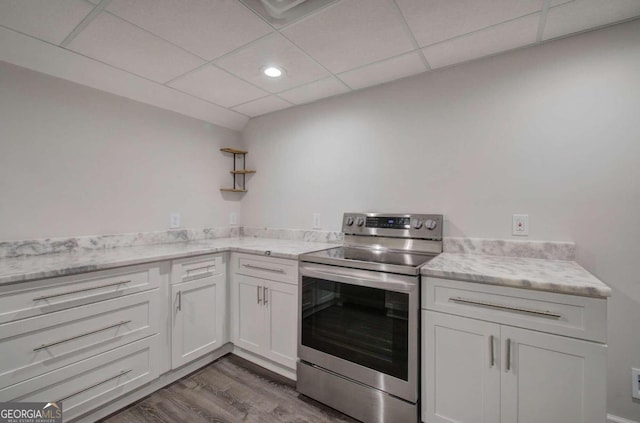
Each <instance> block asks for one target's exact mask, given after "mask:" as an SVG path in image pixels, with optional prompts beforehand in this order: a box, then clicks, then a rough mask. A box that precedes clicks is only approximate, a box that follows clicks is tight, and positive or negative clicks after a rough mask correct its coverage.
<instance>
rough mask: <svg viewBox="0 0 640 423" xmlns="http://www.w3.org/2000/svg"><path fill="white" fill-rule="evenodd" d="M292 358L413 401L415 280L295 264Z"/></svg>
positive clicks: (406, 277)
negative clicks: (297, 281)
mask: <svg viewBox="0 0 640 423" xmlns="http://www.w3.org/2000/svg"><path fill="white" fill-rule="evenodd" d="M300 279H301V288H302V293H301V295H300V303H299V313H298V315H299V316H300V317H299V324H298V331H299V334H298V335H299V336H298V356H299V357H300V359H301V360H303V361H306V362H308V363H310V364H312V365H316V366H318V367H321V368H324V369H326V370H329V371H331V372H334V373H336V374H338V375H340V376H343V377H346V378H349V379H352V380H355V381H357V382H360V383H362V384H365V385H368V386H371V387H373V388H377V389H380V390H382V391H384V392H387V393H389V394H392V395H395V396H397V397H400V398H403V399H405V400H407V401H411V402H416V401H417V399H418V391H417V380H418V337H419V332H418V316H419V310H418V308H419V303H418V301H419V286H420V284H419V280H420V278H419V277H418V276H404V275H396V274H392V273H383V272H374V271H369V270H360V269H352V268H344V267H337V266H327V265H322V264H314V263H301V264H300Z"/></svg>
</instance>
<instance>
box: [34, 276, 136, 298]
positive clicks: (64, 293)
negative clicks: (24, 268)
mask: <svg viewBox="0 0 640 423" xmlns="http://www.w3.org/2000/svg"><path fill="white" fill-rule="evenodd" d="M129 282H131V281H130V280H128V281H120V282H115V283H110V284H107V285H100V286H94V287H92V288H84V289H76V290H75V291H69V292H62V293H60V294H53V295H46V296H44V297H37V298H34V299H33V301H42V300H48V299H49V298H56V297H63V296H65V295H71V294H77V293H79V292H86V291H93V290H94V289H100V288H108V287H110V286H117V285H122V284H125V283H129Z"/></svg>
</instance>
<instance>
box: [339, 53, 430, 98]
mask: <svg viewBox="0 0 640 423" xmlns="http://www.w3.org/2000/svg"><path fill="white" fill-rule="evenodd" d="M426 70H427V67H426V66H425V64H424V62H423V61H422V58H421V57H420V53H419V52H415V51H414V52H411V53H407V54H403V55H402V56H398V57H394V58H392V59H387V60H383V61H381V62H377V63H373V64H371V65H367V66H364V67H361V68H358V69H354V70H351V71H348V72H345V73H341V74H339V75H338V77H339V78H340V79H342V80H343V81H344V82H345V83H346V84H347V85H348V86H350V87H351V88H353V89H354V90H358V89H360V88H364V87H370V86H372V85H378V84H382V83H384V82H389V81H393V80H394V79H400V78H404V77H407V76H410V75H415V74H417V73H420V72H424V71H426Z"/></svg>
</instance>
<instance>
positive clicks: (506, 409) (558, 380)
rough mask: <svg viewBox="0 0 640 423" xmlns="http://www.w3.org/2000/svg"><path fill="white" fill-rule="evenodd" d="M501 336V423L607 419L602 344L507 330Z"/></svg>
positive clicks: (598, 421)
mask: <svg viewBox="0 0 640 423" xmlns="http://www.w3.org/2000/svg"><path fill="white" fill-rule="evenodd" d="M501 337H502V344H503V351H504V354H505V360H503V361H504V365H503V370H502V372H501V374H502V377H501V388H502V422H505V423H548V422H562V423H602V422H604V421H606V397H607V395H606V347H605V346H604V345H602V344H596V343H593V342H588V341H581V340H577V339H573V338H565V337H561V336H557V335H549V334H545V333H540V332H534V331H531V330H527V329H518V328H513V327H510V326H502V327H501ZM507 350H508V351H507ZM507 352H508V353H509V357H507V355H506V354H507Z"/></svg>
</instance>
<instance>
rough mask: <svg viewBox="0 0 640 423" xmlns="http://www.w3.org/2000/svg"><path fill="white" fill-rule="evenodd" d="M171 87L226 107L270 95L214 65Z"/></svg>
mask: <svg viewBox="0 0 640 423" xmlns="http://www.w3.org/2000/svg"><path fill="white" fill-rule="evenodd" d="M169 85H170V86H172V87H174V88H176V89H178V90H180V91H183V92H185V93H189V94H192V95H194V96H196V97H199V98H202V99H204V100H207V101H211V102H213V103H216V104H219V105H221V106H225V107H230V106H235V105H236V104H242V103H246V102H247V101H250V100H255V99H256V98H260V97H264V96H266V95H268V94H269V93H267V92H266V91H263V90H261V89H260V88H256V87H254V86H253V85H251V84H249V83H247V82H245V81H243V80H242V79H239V78H236V77H235V76H233V75H229V74H228V73H227V72H225V71H223V70H222V69H219V68H216V67H215V66H212V65H206V66H203V67H202V68H200V69H198V70H196V71H194V72H191V73H189V74H187V75H185V76H182V77H180V78H178V79H177V80H175V81H172V82H171V83H170V84H169Z"/></svg>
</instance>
